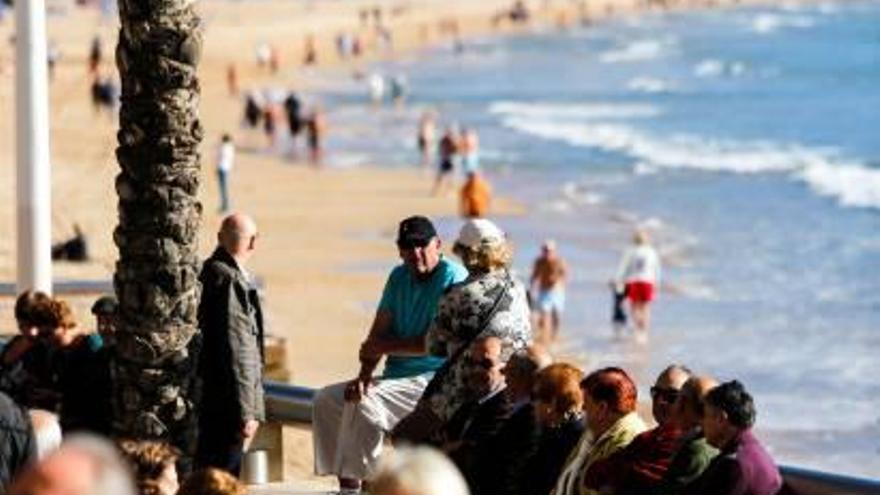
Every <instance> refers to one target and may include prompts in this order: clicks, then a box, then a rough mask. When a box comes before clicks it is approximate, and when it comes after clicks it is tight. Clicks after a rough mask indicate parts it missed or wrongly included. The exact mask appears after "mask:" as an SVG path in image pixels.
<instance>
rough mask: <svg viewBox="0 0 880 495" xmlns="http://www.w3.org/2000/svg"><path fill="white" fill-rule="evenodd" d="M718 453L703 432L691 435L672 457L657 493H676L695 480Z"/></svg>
mask: <svg viewBox="0 0 880 495" xmlns="http://www.w3.org/2000/svg"><path fill="white" fill-rule="evenodd" d="M717 455H718V449H716V448H715V447H713V446H711V445H709V442H707V441H706V437H704V436H703V435H702V434H695V435H691V436H690V437H689V438H688V439H687V440H686V441H685V443H684V444H683V445H682V446H681V450H679V451H678V453H677V454H675V457H673V458H672V463H671V464H670V465H669V469H668V470H667V471H666V475H665V476H664V477H663V483H661V484H660V486H659V487H658V488H657V491H656V492H655V493H656V495H675V494H677V493H680V492H681V491H682V490H683V489H684V487H686V486H687V485H689V484H691V483H692V482H694V481H695V480H696V479H697V478H699V477H700V475H701V474H703V471H705V470H706V468H707V467H708V466H709V463H710V462H712V459H714V458H715V456H717Z"/></svg>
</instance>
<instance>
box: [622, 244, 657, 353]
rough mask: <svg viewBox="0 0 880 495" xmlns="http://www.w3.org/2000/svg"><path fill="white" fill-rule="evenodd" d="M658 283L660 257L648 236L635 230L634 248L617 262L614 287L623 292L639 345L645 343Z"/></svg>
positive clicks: (627, 251)
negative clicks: (621, 289) (618, 264)
mask: <svg viewBox="0 0 880 495" xmlns="http://www.w3.org/2000/svg"><path fill="white" fill-rule="evenodd" d="M659 280H660V256H659V255H658V254H657V251H656V250H655V249H654V248H653V247H652V246H651V244H650V239H649V237H648V233H647V232H646V231H645V230H643V229H637V230H636V231H635V234H633V246H631V247H630V248H629V249H627V250H626V251H625V252H624V254H623V258H622V259H621V260H620V266H619V267H618V269H617V276H616V277H615V283H616V284H617V286H618V287H619V288H620V287H622V288H623V290H624V291H625V292H626V297H627V299H628V300H629V304H630V310H631V314H632V319H633V323H634V324H635V330H636V340H637V341H638V342H646V341H647V339H648V327H649V325H650V321H651V312H650V304H651V301H653V300H654V295H655V292H656V286H657V283H658V281H659Z"/></svg>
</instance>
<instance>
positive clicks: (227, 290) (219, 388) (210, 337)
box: [199, 247, 266, 431]
mask: <svg viewBox="0 0 880 495" xmlns="http://www.w3.org/2000/svg"><path fill="white" fill-rule="evenodd" d="M199 280H200V281H201V283H202V299H201V302H200V304H199V329H200V330H201V335H202V346H201V347H202V348H201V353H200V357H199V375H200V376H201V379H202V400H201V412H200V422H201V423H202V424H203V425H205V424H207V425H217V426H223V427H224V428H225V427H227V426H228V427H229V428H237V427H240V425H241V424H243V423H244V421H247V420H250V419H256V420H259V421H263V420H264V419H265V416H266V415H265V405H264V399H263V313H262V310H261V308H260V299H259V295H258V293H257V291H256V289H254V288H253V287H252V286H251V284H250V282H249V281H248V279H247V277H246V276H245V274H244V272H243V271H242V270H241V269H240V268H239V266H238V264H237V263H236V262H235V260H234V259H233V258H232V256H230V255H229V254H228V253H227V252H226V250H224V249H223V248H220V247H218V248H217V249H216V250H215V251H214V254H212V255H211V257H210V258H208V259H207V260H206V261H205V263H204V265H203V266H202V272H201V274H200V275H199ZM236 431H237V430H236Z"/></svg>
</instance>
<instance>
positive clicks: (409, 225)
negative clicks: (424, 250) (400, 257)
mask: <svg viewBox="0 0 880 495" xmlns="http://www.w3.org/2000/svg"><path fill="white" fill-rule="evenodd" d="M434 237H437V231H436V230H435V229H434V224H433V223H431V221H430V220H428V218H427V217H423V216H421V215H415V216H411V217H409V218H406V219H404V220H403V221H402V222H400V227H399V228H398V229H397V247H399V248H402V249H409V248H413V247H420V246H425V245H427V244H428V242H430V241H431V239H433V238H434Z"/></svg>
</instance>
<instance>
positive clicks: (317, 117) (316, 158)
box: [306, 106, 327, 165]
mask: <svg viewBox="0 0 880 495" xmlns="http://www.w3.org/2000/svg"><path fill="white" fill-rule="evenodd" d="M326 133H327V117H326V116H325V115H324V109H322V108H321V107H320V106H316V107H315V108H314V110H312V115H311V117H309V120H308V122H307V123H306V137H307V139H308V144H309V160H310V161H311V162H312V165H320V164H321V160H322V159H323V158H324V146H323V143H324V136H325V134H326Z"/></svg>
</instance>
